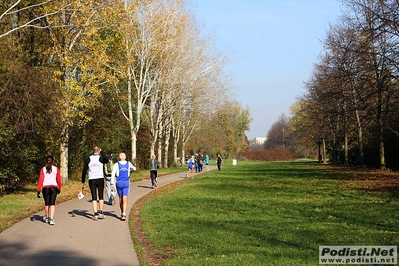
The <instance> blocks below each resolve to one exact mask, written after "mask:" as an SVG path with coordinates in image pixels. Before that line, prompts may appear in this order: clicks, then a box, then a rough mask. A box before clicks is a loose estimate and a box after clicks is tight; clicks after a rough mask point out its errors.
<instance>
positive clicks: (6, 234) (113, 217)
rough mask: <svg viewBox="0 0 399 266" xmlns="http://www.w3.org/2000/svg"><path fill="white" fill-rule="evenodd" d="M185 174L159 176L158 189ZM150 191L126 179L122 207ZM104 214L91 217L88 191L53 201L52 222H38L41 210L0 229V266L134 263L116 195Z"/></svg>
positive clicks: (145, 182)
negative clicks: (128, 183)
mask: <svg viewBox="0 0 399 266" xmlns="http://www.w3.org/2000/svg"><path fill="white" fill-rule="evenodd" d="M185 174H186V173H185V172H180V173H175V174H169V175H165V176H160V177H159V178H158V188H159V187H162V186H165V185H167V184H170V183H172V182H175V181H179V180H183V179H184V178H185ZM151 191H153V190H152V189H151V183H150V181H149V180H148V179H147V180H143V181H139V182H134V183H131V188H130V193H129V201H128V203H129V206H128V209H129V210H130V209H131V208H132V206H133V204H134V203H135V202H136V201H137V200H138V199H140V198H141V197H143V196H144V195H146V194H148V193H150V192H151ZM78 192H79V191H77V192H76V195H77V194H78ZM86 193H88V191H86ZM104 214H105V217H106V218H105V219H103V220H99V221H93V220H92V216H93V211H92V207H91V202H90V201H89V195H88V194H86V196H85V197H84V198H83V199H81V200H78V199H77V198H76V199H73V200H70V201H67V202H64V203H61V204H58V205H56V210H55V217H54V220H55V222H56V224H55V225H53V226H50V225H48V224H45V223H44V222H42V216H43V215H44V211H41V212H39V213H36V214H34V215H32V216H31V217H29V218H27V219H24V220H23V221H21V222H19V223H17V224H15V225H14V226H12V227H10V228H8V229H6V230H5V231H3V232H2V233H1V234H0V265H30V266H36V265H37V266H44V265H85V266H91V265H93V266H94V265H99V266H101V265H107V266H108V265H120V266H122V265H139V261H138V259H137V254H136V252H135V249H134V244H133V241H132V239H131V236H130V231H129V223H128V222H127V221H124V222H123V221H120V219H119V216H120V209H119V202H118V200H116V203H115V205H114V206H109V205H105V207H104Z"/></svg>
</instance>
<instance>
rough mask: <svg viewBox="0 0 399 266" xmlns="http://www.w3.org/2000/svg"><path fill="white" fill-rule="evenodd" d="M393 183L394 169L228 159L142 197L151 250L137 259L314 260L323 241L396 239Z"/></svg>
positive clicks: (396, 180)
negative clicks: (235, 162)
mask: <svg viewBox="0 0 399 266" xmlns="http://www.w3.org/2000/svg"><path fill="white" fill-rule="evenodd" d="M398 190H399V177H398V174H397V173H393V172H377V171H366V170H360V169H352V168H339V167H334V166H329V165H319V164H317V163H315V162H303V161H298V162H275V163H253V162H239V164H238V165H237V166H235V167H233V166H231V165H230V164H229V163H228V162H226V164H225V165H224V166H223V169H222V171H220V172H219V171H211V172H209V173H206V174H204V175H201V176H198V178H194V179H190V180H184V181H182V182H177V183H174V184H172V185H170V186H169V187H168V188H167V189H160V190H157V191H155V193H151V196H150V197H147V198H146V201H145V204H143V203H140V206H139V207H140V212H139V213H140V215H139V217H140V227H141V230H142V232H143V233H144V234H145V236H146V237H147V240H148V243H149V244H147V245H146V246H148V247H151V249H152V250H151V252H152V253H153V254H154V255H155V256H148V255H145V256H143V257H144V258H146V259H143V260H142V261H141V264H142V265H155V264H154V263H160V262H159V261H158V262H153V261H151V257H158V258H162V261H161V263H162V265H319V264H318V247H319V246H321V245H356V246H359V245H367V246H369V245H380V246H382V245H397V243H398V232H399V229H398V211H399V194H398V192H399V191H398ZM136 208H137V206H136ZM132 228H133V227H132ZM134 234H135V233H133V235H134ZM146 246H143V252H145V249H146Z"/></svg>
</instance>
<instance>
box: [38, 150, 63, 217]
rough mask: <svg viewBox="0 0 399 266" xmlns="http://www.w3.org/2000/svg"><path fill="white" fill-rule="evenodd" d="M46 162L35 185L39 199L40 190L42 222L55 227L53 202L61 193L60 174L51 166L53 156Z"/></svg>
mask: <svg viewBox="0 0 399 266" xmlns="http://www.w3.org/2000/svg"><path fill="white" fill-rule="evenodd" d="M46 162H47V164H46V166H44V167H43V168H42V169H41V170H40V177H39V183H38V185H37V197H38V198H40V190H41V189H42V193H43V199H44V212H45V215H44V216H43V222H45V223H48V224H50V225H55V222H54V212H55V200H56V198H57V194H60V192H61V174H60V169H59V168H58V167H57V166H55V165H53V164H54V157H53V156H51V155H48V156H47V158H46Z"/></svg>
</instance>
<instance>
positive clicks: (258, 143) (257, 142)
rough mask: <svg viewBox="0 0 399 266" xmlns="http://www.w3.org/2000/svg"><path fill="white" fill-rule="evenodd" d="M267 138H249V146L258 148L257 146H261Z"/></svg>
mask: <svg viewBox="0 0 399 266" xmlns="http://www.w3.org/2000/svg"><path fill="white" fill-rule="evenodd" d="M266 140H267V138H262V137H256V138H254V139H251V140H250V143H251V148H256V147H258V148H260V147H259V146H262V145H263V144H264V143H265V142H266Z"/></svg>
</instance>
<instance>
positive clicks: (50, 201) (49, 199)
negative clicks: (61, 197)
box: [42, 187, 57, 206]
mask: <svg viewBox="0 0 399 266" xmlns="http://www.w3.org/2000/svg"><path fill="white" fill-rule="evenodd" d="M42 193H43V199H44V206H51V205H55V200H56V198H57V187H46V188H43V189H42Z"/></svg>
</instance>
